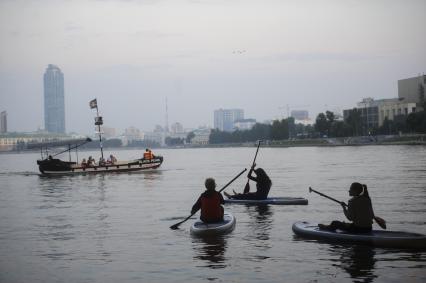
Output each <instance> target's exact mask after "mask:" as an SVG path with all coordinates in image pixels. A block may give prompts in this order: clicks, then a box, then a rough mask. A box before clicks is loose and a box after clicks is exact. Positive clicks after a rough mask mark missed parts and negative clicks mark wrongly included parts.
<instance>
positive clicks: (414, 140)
mask: <svg viewBox="0 0 426 283" xmlns="http://www.w3.org/2000/svg"><path fill="white" fill-rule="evenodd" d="M256 144H257V143H256V142H239V143H220V144H205V145H196V144H185V145H179V146H164V147H161V148H154V150H161V149H163V148H169V149H178V148H218V147H253V146H256ZM363 145H426V135H424V134H416V135H380V136H359V137H344V138H315V139H289V140H264V141H262V146H263V147H309V146H328V147H332V146H363ZM128 149H134V150H141V151H145V147H104V150H116V151H118V150H128ZM92 150H94V149H93V148H82V149H81V150H80V151H81V152H84V151H92ZM26 152H39V150H34V149H31V150H20V151H16V150H11V151H0V154H7V153H26Z"/></svg>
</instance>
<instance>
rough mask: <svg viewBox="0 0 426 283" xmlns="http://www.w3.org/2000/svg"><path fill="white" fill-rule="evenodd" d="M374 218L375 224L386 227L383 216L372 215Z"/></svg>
mask: <svg viewBox="0 0 426 283" xmlns="http://www.w3.org/2000/svg"><path fill="white" fill-rule="evenodd" d="M374 220H375V221H376V223H377V225H379V226H380V228H382V229H386V221H385V220H384V219H383V218H380V217H378V216H374Z"/></svg>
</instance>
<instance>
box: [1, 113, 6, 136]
mask: <svg viewBox="0 0 426 283" xmlns="http://www.w3.org/2000/svg"><path fill="white" fill-rule="evenodd" d="M0 133H1V134H4V133H7V112H6V111H2V112H1V114H0Z"/></svg>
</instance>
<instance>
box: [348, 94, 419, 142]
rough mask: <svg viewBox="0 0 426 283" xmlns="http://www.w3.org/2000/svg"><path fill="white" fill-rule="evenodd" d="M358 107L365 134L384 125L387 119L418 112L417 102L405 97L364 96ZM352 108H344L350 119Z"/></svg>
mask: <svg viewBox="0 0 426 283" xmlns="http://www.w3.org/2000/svg"><path fill="white" fill-rule="evenodd" d="M356 109H357V110H358V111H359V112H360V115H361V121H362V128H363V129H364V130H363V134H368V133H369V132H370V131H371V130H372V129H377V128H378V127H381V126H382V125H383V122H384V121H385V119H388V120H394V119H395V117H397V116H399V115H405V116H407V115H408V114H410V113H412V112H416V103H414V102H406V101H405V99H403V98H390V99H378V100H374V99H373V98H364V99H363V100H362V101H361V102H358V103H357V107H356ZM351 112H352V109H348V110H343V117H344V119H345V120H347V119H348V117H349V115H350V114H351Z"/></svg>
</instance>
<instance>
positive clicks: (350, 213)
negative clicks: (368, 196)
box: [342, 199, 355, 221]
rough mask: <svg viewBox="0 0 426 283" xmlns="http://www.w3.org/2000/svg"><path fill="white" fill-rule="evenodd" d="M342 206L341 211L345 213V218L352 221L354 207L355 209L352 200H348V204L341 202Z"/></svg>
mask: <svg viewBox="0 0 426 283" xmlns="http://www.w3.org/2000/svg"><path fill="white" fill-rule="evenodd" d="M342 207H343V213H344V214H345V216H346V218H347V219H348V220H350V221H352V220H353V219H354V217H353V216H354V209H355V208H354V205H353V200H352V199H350V200H349V201H348V206H346V205H343V204H342Z"/></svg>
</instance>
